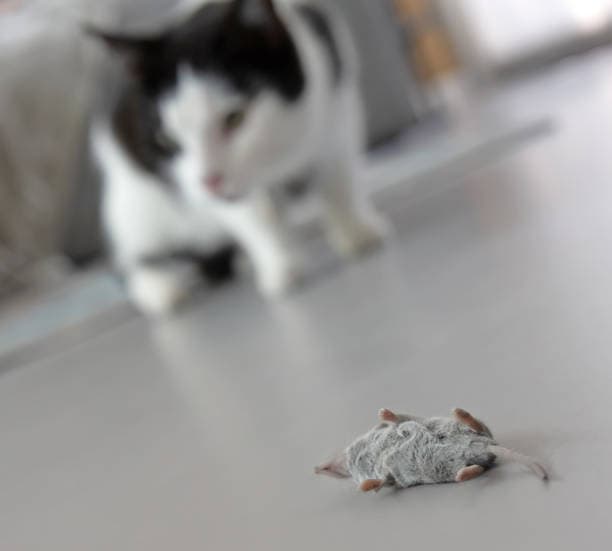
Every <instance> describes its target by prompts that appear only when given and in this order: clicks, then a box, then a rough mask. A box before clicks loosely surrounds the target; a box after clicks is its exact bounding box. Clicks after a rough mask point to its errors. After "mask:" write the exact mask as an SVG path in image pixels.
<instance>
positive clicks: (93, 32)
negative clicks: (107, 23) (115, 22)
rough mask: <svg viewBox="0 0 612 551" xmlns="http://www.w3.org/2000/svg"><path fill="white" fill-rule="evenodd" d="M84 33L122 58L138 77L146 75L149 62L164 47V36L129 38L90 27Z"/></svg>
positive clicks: (85, 28)
mask: <svg viewBox="0 0 612 551" xmlns="http://www.w3.org/2000/svg"><path fill="white" fill-rule="evenodd" d="M84 31H85V33H86V34H88V35H89V36H91V37H93V38H95V39H97V40H99V41H100V42H102V43H103V44H104V45H105V46H106V47H107V48H108V49H109V50H111V51H112V52H113V53H116V54H118V55H119V56H121V57H122V58H123V59H124V60H125V62H126V63H127V66H128V68H129V69H130V70H131V71H132V72H133V73H135V74H136V75H141V74H142V73H144V71H145V68H146V65H147V61H148V60H150V59H152V58H153V57H154V56H156V55H157V54H158V53H159V51H160V50H161V47H162V45H163V37H162V36H139V37H136V36H128V35H123V34H120V33H114V32H110V31H106V30H103V29H99V28H97V27H93V26H91V25H88V26H86V27H84Z"/></svg>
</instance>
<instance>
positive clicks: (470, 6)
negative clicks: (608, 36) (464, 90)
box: [438, 0, 612, 65]
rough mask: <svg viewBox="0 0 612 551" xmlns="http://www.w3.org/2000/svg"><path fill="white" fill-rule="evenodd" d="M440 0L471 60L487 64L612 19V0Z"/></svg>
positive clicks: (588, 30) (501, 61)
mask: <svg viewBox="0 0 612 551" xmlns="http://www.w3.org/2000/svg"><path fill="white" fill-rule="evenodd" d="M438 1H439V5H440V8H441V10H442V11H443V12H444V13H445V14H446V15H447V20H448V21H449V22H450V23H451V24H452V23H453V22H455V24H456V25H457V27H456V29H455V32H456V34H457V35H459V36H460V37H461V39H462V42H464V44H463V47H464V49H465V51H466V52H468V54H469V56H470V57H471V61H474V62H478V63H480V64H485V65H498V64H504V63H508V62H512V61H513V60H515V59H517V58H520V57H524V56H528V55H529V54H530V53H531V52H533V51H537V50H539V49H542V48H545V47H547V46H549V45H551V44H556V43H558V42H561V41H563V40H568V39H574V38H576V37H579V36H587V35H589V34H592V33H596V32H598V31H601V30H602V29H604V28H606V27H608V26H610V24H611V23H612V0H438ZM459 27H461V28H459ZM466 41H467V43H466Z"/></svg>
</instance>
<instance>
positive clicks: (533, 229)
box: [0, 54, 612, 551]
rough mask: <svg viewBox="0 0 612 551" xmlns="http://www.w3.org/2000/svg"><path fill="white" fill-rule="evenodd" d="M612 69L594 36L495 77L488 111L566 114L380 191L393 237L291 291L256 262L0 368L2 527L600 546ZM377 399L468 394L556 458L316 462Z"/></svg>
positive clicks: (379, 403)
mask: <svg viewBox="0 0 612 551" xmlns="http://www.w3.org/2000/svg"><path fill="white" fill-rule="evenodd" d="M610 75H612V57H611V56H610V54H599V55H595V56H592V57H591V58H590V59H589V60H588V61H586V62H582V63H575V64H570V65H568V66H566V67H565V66H564V67H560V68H559V69H557V70H555V71H553V72H551V73H550V74H549V75H548V76H546V77H542V78H539V79H536V80H533V81H531V82H530V83H527V84H524V85H523V86H521V87H519V88H518V89H515V90H514V89H513V90H506V91H503V92H500V93H499V94H498V95H496V96H495V97H493V98H491V100H490V103H489V104H488V105H489V107H487V108H485V111H486V109H489V108H490V110H491V111H490V112H489V113H488V114H487V113H486V112H484V113H483V116H490V117H492V116H494V115H495V113H500V112H503V113H505V114H512V113H517V114H520V115H526V114H543V113H548V114H551V115H553V116H554V117H555V120H556V121H557V124H558V130H557V132H556V133H555V134H553V135H551V136H549V137H547V138H545V139H543V140H540V141H539V142H537V143H533V144H531V145H529V147H528V148H526V149H524V150H522V151H521V152H520V153H517V154H515V155H512V156H510V157H508V158H506V159H504V160H501V161H497V162H495V163H494V164H493V165H491V166H489V167H487V168H484V169H480V170H478V171H475V172H474V173H472V174H471V175H470V176H468V177H462V178H460V179H458V180H456V181H452V178H450V179H449V178H448V176H452V175H446V180H445V183H442V182H441V183H440V186H439V193H433V194H425V195H424V196H422V197H421V198H420V199H416V200H415V199H414V196H412V198H411V195H410V194H408V195H407V196H406V197H403V196H402V193H401V192H400V191H395V192H393V193H390V195H388V196H387V197H386V198H381V206H382V207H383V208H384V209H385V210H386V211H387V212H388V213H389V215H390V216H391V217H392V219H393V221H394V222H395V223H396V226H397V232H396V235H395V237H394V238H393V240H392V241H391V242H390V243H389V245H388V247H387V248H386V249H385V250H384V251H381V252H379V253H376V254H374V255H372V256H370V257H368V258H366V259H364V260H362V261H361V262H357V263H353V264H350V265H346V266H339V265H335V266H334V267H333V269H332V270H326V271H325V273H322V274H321V275H320V277H318V278H316V280H315V281H311V283H310V285H309V286H307V287H306V288H305V289H303V290H302V291H301V292H299V293H297V294H295V295H294V296H292V297H289V298H288V299H286V300H284V301H281V302H277V303H266V302H265V301H264V300H262V299H260V298H259V297H258V296H257V295H256V294H255V293H254V292H253V289H252V288H251V286H250V285H249V284H248V283H242V284H239V285H237V286H234V287H228V288H225V289H222V290H220V291H218V292H215V293H212V294H205V293H204V294H203V295H202V296H200V297H198V298H197V300H195V301H194V304H193V305H192V306H191V307H190V308H188V309H187V310H185V311H184V312H182V313H181V315H180V316H178V317H177V318H175V319H173V320H168V321H166V322H163V323H158V324H155V325H152V326H151V325H148V324H147V323H145V322H144V321H143V320H141V319H134V318H132V319H129V320H127V321H125V320H124V321H123V322H122V323H120V324H118V325H117V327H116V328H114V329H112V330H110V331H105V332H103V333H101V334H99V335H94V337H93V338H90V339H88V340H86V341H84V342H82V343H81V344H79V345H77V346H74V347H70V348H67V349H65V350H63V351H60V352H57V351H56V352H54V353H53V354H50V355H49V356H47V357H45V358H43V359H40V360H38V361H36V362H32V363H30V364H28V365H22V366H20V367H19V368H16V369H11V370H10V371H6V372H5V373H3V374H2V376H1V377H0V437H1V442H0V465H1V468H0V548H1V549H2V550H7V551H25V550H27V551H30V550H38V549H44V550H45V551H55V550H58V551H73V550H74V551H83V550H87V551H97V550H105V551H107V550H113V551H118V550H129V551H134V550H138V551H139V550H143V551H162V550H164V551H166V550H169V549H180V550H191V549H193V550H196V549H197V550H201V549H206V550H209V549H211V550H212V549H214V550H236V549H249V550H253V549H266V550H277V549H278V550H313V549H321V550H327V549H330V550H331V549H333V550H344V549H346V550H349V549H350V550H355V551H356V550H366V549H368V550H371V549H380V548H386V547H388V548H390V549H398V548H402V549H411V548H415V549H416V548H419V549H440V550H443V549H448V548H452V549H455V550H464V549H465V550H467V549H469V550H480V549H483V550H484V549H495V550H498V551H505V550H517V549H521V550H524V549H527V550H530V549H539V550H540V549H546V550H548V549H551V550H552V549H554V550H559V551H564V550H568V551H569V550H576V549H581V548H583V549H604V548H607V547H608V546H609V545H610V544H609V540H610V536H609V534H610V530H609V526H608V525H607V522H608V518H609V516H610V510H612V492H610V483H609V481H608V474H609V469H608V467H609V465H610V459H611V458H612V432H611V430H610V420H611V414H610V403H611V402H612V369H611V367H610V363H611V360H612V346H611V345H610V332H611V329H612V292H611V291H612V286H611V282H612V255H611V253H610V250H611V239H610V235H611V234H612V186H611V185H610V180H611V177H612V155H611V154H610V150H611V149H612V138H610V136H611V135H612V79H611V77H610ZM451 181H452V183H453V185H448V182H451ZM430 184H431V185H434V184H435V182H430ZM383 406H387V407H392V408H396V409H400V410H406V411H409V412H414V413H417V414H424V415H435V414H444V413H446V412H448V411H449V410H450V409H451V408H452V407H453V406H463V407H465V408H468V409H470V410H472V411H473V412H474V413H475V414H478V415H479V416H481V417H482V418H484V419H485V420H486V421H487V422H488V423H489V424H490V426H491V427H492V428H493V430H494V432H495V433H496V435H497V437H498V439H499V440H500V441H501V442H503V443H505V444H507V445H509V446H513V447H516V448H517V449H520V450H522V451H524V452H527V453H530V454H533V455H536V456H538V457H540V458H541V459H542V460H543V461H544V462H545V463H546V464H547V465H548V466H549V467H550V468H551V471H552V473H553V477H552V480H551V482H550V483H548V484H543V483H541V482H539V481H538V480H537V479H536V478H535V477H533V476H532V475H530V474H529V473H526V472H524V471H523V470H521V469H520V468H518V467H515V466H504V467H501V468H498V469H495V470H493V471H491V472H490V473H488V474H487V475H485V476H483V477H482V478H480V479H478V480H475V481H472V482H469V483H465V484H460V485H455V484H453V485H445V486H437V487H420V488H415V489H410V490H405V491H402V492H393V491H383V492H381V493H379V494H377V495H363V494H361V493H359V492H358V491H357V489H356V488H355V487H354V486H353V485H352V484H351V483H349V482H344V483H343V482H339V481H335V480H332V479H327V478H317V477H315V476H314V475H313V472H312V468H313V466H314V465H315V464H316V463H317V462H319V461H320V460H322V459H325V458H326V457H327V456H328V455H329V454H330V453H331V452H332V451H334V450H335V449H337V448H338V447H340V446H342V445H343V444H345V443H347V442H348V441H349V440H350V439H351V438H352V436H354V435H355V434H357V433H359V432H361V431H363V430H364V429H366V428H368V427H369V426H370V425H372V424H373V423H374V421H375V415H376V411H377V409H378V408H380V407H383Z"/></svg>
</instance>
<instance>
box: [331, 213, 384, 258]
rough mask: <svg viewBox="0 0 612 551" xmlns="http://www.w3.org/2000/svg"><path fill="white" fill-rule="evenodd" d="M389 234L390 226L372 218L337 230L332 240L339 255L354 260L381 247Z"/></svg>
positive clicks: (381, 220) (358, 220)
mask: <svg viewBox="0 0 612 551" xmlns="http://www.w3.org/2000/svg"><path fill="white" fill-rule="evenodd" d="M389 234H390V229H389V225H388V224H387V223H386V222H385V221H384V220H383V219H381V218H378V217H374V216H372V217H367V218H365V217H364V218H356V219H355V220H352V221H351V223H350V224H346V225H344V227H341V228H335V229H334V230H333V231H332V235H331V239H332V243H333V244H334V246H335V248H336V250H337V251H338V253H339V254H341V255H342V256H344V257H346V258H353V257H356V256H360V255H362V254H364V253H367V252H370V251H372V250H374V249H377V248H379V247H381V246H382V245H383V243H384V242H385V240H386V239H387V237H388V235H389Z"/></svg>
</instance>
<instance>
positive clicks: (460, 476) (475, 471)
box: [455, 465, 485, 482]
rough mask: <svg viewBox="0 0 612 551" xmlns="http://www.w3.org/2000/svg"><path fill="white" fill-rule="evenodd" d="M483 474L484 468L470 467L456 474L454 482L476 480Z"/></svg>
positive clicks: (478, 466)
mask: <svg viewBox="0 0 612 551" xmlns="http://www.w3.org/2000/svg"><path fill="white" fill-rule="evenodd" d="M484 472H485V469H484V467H481V466H480V465H471V466H470V467H464V468H463V469H461V470H460V471H459V472H458V473H457V476H456V477H455V482H467V481H468V480H472V479H474V478H478V477H479V476H480V475H481V474H482V473H484Z"/></svg>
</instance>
